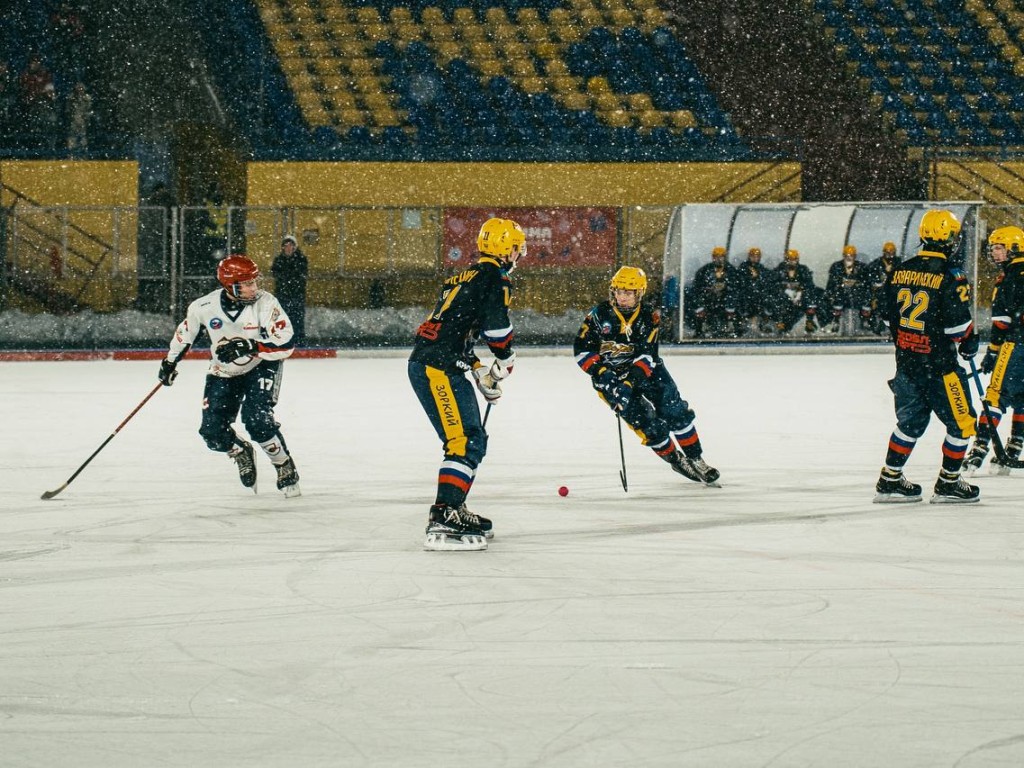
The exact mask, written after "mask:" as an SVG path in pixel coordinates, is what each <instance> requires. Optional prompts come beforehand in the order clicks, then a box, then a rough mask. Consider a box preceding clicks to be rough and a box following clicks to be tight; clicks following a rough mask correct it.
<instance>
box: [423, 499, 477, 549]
mask: <svg viewBox="0 0 1024 768" xmlns="http://www.w3.org/2000/svg"><path fill="white" fill-rule="evenodd" d="M470 516H472V517H474V518H476V519H477V520H479V518H478V517H477V516H476V515H472V513H470V514H469V515H464V514H463V513H462V512H461V511H460V510H458V509H456V508H455V507H449V506H448V505H447V504H434V505H433V506H432V507H431V508H430V518H429V520H428V522H427V538H426V541H424V542H423V548H424V549H427V550H430V551H432V552H478V551H480V550H484V549H487V538H486V537H485V535H484V532H483V531H482V530H481V529H480V528H477V527H476V526H475V525H473V524H472V523H471V522H470V521H469V517H470Z"/></svg>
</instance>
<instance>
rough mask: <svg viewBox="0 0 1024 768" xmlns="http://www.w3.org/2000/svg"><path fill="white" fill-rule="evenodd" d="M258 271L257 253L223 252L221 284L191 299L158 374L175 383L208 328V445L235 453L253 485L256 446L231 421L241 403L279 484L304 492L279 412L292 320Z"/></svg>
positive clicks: (204, 429) (204, 431)
mask: <svg viewBox="0 0 1024 768" xmlns="http://www.w3.org/2000/svg"><path fill="white" fill-rule="evenodd" d="M259 277H260V270H259V267H257V266H256V262H254V261H253V260H252V259H249V258H246V257H245V256H240V255H231V256H228V257H227V258H226V259H223V260H222V261H221V262H220V264H219V265H218V266H217V280H218V282H220V284H221V285H222V286H223V289H220V290H216V291H214V292H213V293H208V294H207V295H206V296H203V297H201V298H198V299H196V300H195V301H193V302H192V303H191V304H190V305H189V307H188V314H187V316H186V317H185V319H184V320H183V321H182V322H181V324H180V325H179V326H178V329H177V331H175V334H174V338H173V339H171V345H170V349H169V350H168V352H167V357H166V358H165V359H164V360H163V361H161V363H160V373H159V374H158V376H159V379H160V381H162V382H163V383H164V386H168V387H169V386H171V384H173V383H174V379H175V378H176V377H177V375H178V372H177V371H176V370H175V368H176V366H177V364H178V360H179V359H180V358H181V356H182V355H184V354H185V352H186V351H187V350H188V348H189V346H191V344H192V342H194V341H195V340H196V337H198V336H199V333H200V331H202V330H203V329H204V328H205V329H206V332H207V333H208V334H209V336H210V349H211V351H212V352H213V354H212V359H211V360H210V368H209V370H208V371H207V374H206V389H205V390H204V392H203V422H202V425H201V426H200V427H199V434H200V435H202V437H203V439H204V440H205V441H206V445H207V446H208V447H209V448H210V450H213V451H218V452H220V453H226V454H227V455H228V456H229V457H230V458H231V459H234V461H235V463H236V464H237V465H238V475H239V478H240V479H241V481H242V485H244V486H245V487H246V488H253V489H254V490H255V488H256V457H255V451H254V450H253V447H252V444H251V443H249V442H247V441H245V440H243V439H242V438H240V437H239V436H238V434H237V433H236V432H235V430H234V428H233V427H232V424H233V423H234V421H235V418H236V417H237V416H238V412H239V409H241V412H242V423H243V424H245V429H246V431H247V432H248V433H249V436H250V437H251V438H252V439H253V440H254V441H255V442H257V443H259V445H260V447H261V448H262V449H263V452H264V453H266V454H267V457H268V458H269V459H270V461H271V462H272V463H273V465H274V467H275V468H276V469H277V487H278V488H279V489H280V490H282V491H284V494H285V496H288V497H290V496H298V495H300V492H299V485H298V483H299V473H298V471H296V469H295V462H294V461H293V460H292V457H291V455H290V454H289V453H288V446H287V445H285V442H284V437H283V436H282V434H281V431H280V426H281V425H280V424H278V423H277V421H276V420H275V419H274V406H275V405H276V404H277V398H278V394H279V392H280V389H281V370H282V361H283V360H284V359H285V358H286V357H288V356H290V355H291V353H292V350H293V349H294V347H293V345H292V333H293V331H292V324H291V321H290V320H289V319H288V315H287V314H285V311H284V310H283V309H282V308H281V305H280V304H279V303H278V301H277V299H276V298H274V296H273V295H272V294H270V293H267V292H266V291H263V290H260V288H259V284H258V280H259Z"/></svg>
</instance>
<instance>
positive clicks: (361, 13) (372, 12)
mask: <svg viewBox="0 0 1024 768" xmlns="http://www.w3.org/2000/svg"><path fill="white" fill-rule="evenodd" d="M355 17H356V21H357V22H358V23H360V24H380V23H381V18H380V12H379V11H378V10H377V9H376V8H375V7H374V6H372V5H361V6H359V7H358V8H356V12H355Z"/></svg>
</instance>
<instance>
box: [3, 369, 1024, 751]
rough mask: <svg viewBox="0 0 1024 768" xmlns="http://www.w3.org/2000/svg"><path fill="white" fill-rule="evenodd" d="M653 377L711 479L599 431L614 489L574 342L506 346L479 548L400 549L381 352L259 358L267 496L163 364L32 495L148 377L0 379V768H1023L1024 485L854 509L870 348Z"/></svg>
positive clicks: (924, 477) (481, 483) (403, 428)
mask: <svg viewBox="0 0 1024 768" xmlns="http://www.w3.org/2000/svg"><path fill="white" fill-rule="evenodd" d="M666 360H667V363H668V366H669V369H670V370H671V371H672V372H673V374H674V375H675V377H676V379H677V381H678V383H679V385H680V389H681V390H682V392H683V395H684V397H686V398H687V399H688V400H689V401H690V403H691V405H692V407H693V408H695V410H696V411H697V415H698V418H697V426H698V429H699V430H700V434H701V437H702V439H703V442H704V445H705V450H706V454H705V455H706V458H707V459H708V461H709V462H710V463H711V464H713V465H715V466H717V467H718V468H719V469H720V470H721V472H722V485H723V487H722V488H721V489H709V488H704V487H700V486H697V485H695V484H693V483H689V482H688V481H686V480H684V479H683V478H681V477H679V476H678V475H676V474H674V473H673V472H672V471H671V470H670V469H669V468H668V466H667V465H665V464H663V463H662V462H660V461H658V460H657V459H656V458H655V457H654V456H653V455H652V454H651V453H650V451H649V450H648V449H646V448H643V447H642V446H640V444H639V442H638V440H636V438H635V437H634V436H633V435H632V434H631V433H628V432H627V433H626V435H625V437H626V444H625V448H626V462H627V465H628V473H629V484H630V487H629V492H628V493H623V490H622V488H621V486H620V485H619V478H618V468H619V445H618V437H617V434H616V426H615V419H614V417H613V416H612V415H611V413H610V412H609V411H607V409H606V408H605V407H604V406H603V405H602V404H601V403H600V402H599V401H598V400H597V398H596V396H595V395H594V394H593V393H592V392H591V390H590V387H589V385H588V382H587V381H586V379H585V378H584V376H583V375H582V374H581V373H580V372H579V370H578V369H577V368H576V366H575V365H574V363H573V360H572V358H571V355H570V353H569V352H568V351H565V352H564V353H563V354H561V355H556V354H555V353H549V354H547V355H537V354H536V353H534V354H533V355H528V354H524V355H523V356H522V357H521V358H520V361H519V363H518V365H517V366H516V369H515V372H514V373H513V375H512V377H511V379H509V381H508V383H507V385H506V387H505V390H506V395H505V397H504V398H503V399H502V401H501V402H499V403H498V404H497V405H496V406H495V408H494V410H493V411H492V413H491V417H490V422H489V424H488V429H489V432H490V451H489V454H488V456H487V459H486V460H485V462H484V464H483V466H482V467H481V470H480V472H479V475H478V479H477V483H476V486H475V488H474V490H473V494H472V496H471V498H470V502H471V503H470V506H471V507H472V508H474V509H475V510H477V511H479V512H480V513H482V514H485V515H487V516H489V517H491V518H493V519H494V521H495V530H496V537H495V539H494V540H493V542H491V546H490V549H489V550H488V551H487V552H481V553H436V552H425V551H423V550H422V541H423V528H424V525H425V522H426V516H427V508H428V506H429V504H430V503H431V501H432V499H433V492H434V483H435V477H436V470H437V465H438V462H439V459H440V448H439V444H438V441H437V439H436V437H435V436H434V434H433V432H432V431H431V429H430V427H429V424H428V422H427V420H426V417H425V416H424V415H423V413H422V411H421V410H420V408H419V405H418V403H417V402H416V400H415V398H414V396H413V394H412V391H411V389H410V387H409V384H408V380H407V378H406V373H405V360H404V357H402V356H395V357H383V358H368V359H350V358H341V359H336V360H294V361H289V362H287V363H286V365H285V369H286V370H285V377H284V386H283V391H282V396H281V403H280V405H279V407H278V409H277V414H278V419H279V421H280V422H281V423H282V424H283V431H284V434H285V437H286V439H287V441H288V443H289V447H290V448H291V450H292V452H293V454H294V456H295V459H296V462H297V464H298V467H299V470H300V472H301V474H302V483H301V485H302V489H303V496H302V497H301V498H298V499H289V500H285V499H284V498H282V497H281V495H280V494H279V493H278V492H277V491H276V489H275V488H274V485H273V473H272V469H271V466H270V464H269V462H268V461H267V459H266V458H265V457H263V456H262V455H260V456H259V457H258V462H259V469H260V471H261V473H262V474H261V483H260V493H259V494H258V495H256V496H254V495H253V494H252V492H251V491H247V490H246V489H244V488H242V486H241V485H240V484H239V483H238V480H237V475H236V473H235V471H234V468H233V465H232V464H231V463H230V462H229V461H228V460H227V459H225V458H223V457H221V456H219V455H216V454H213V453H211V452H209V451H208V450H207V449H206V448H205V446H204V445H203V443H202V441H201V439H200V438H199V436H198V434H197V432H196V430H197V428H198V425H199V408H200V400H201V392H202V385H203V374H204V370H205V364H204V363H203V362H201V361H188V362H185V363H183V364H182V365H181V366H180V370H181V375H180V376H179V378H178V380H177V382H176V384H175V385H174V387H173V388H171V389H164V390H161V391H160V392H158V393H157V395H156V396H155V397H154V398H153V399H152V400H151V401H150V402H149V404H148V405H147V406H146V407H145V408H143V410H142V411H140V412H139V414H138V415H137V416H136V417H135V419H134V420H133V421H131V422H130V423H129V424H128V425H127V426H126V427H125V428H124V429H123V430H122V431H121V432H120V433H119V434H118V435H117V437H116V438H115V439H114V440H113V441H112V442H111V443H110V444H109V445H108V446H107V448H106V449H105V450H104V451H103V452H102V453H101V454H100V455H99V456H98V457H97V458H96V459H95V460H94V461H93V463H92V464H91V465H90V466H89V467H88V468H87V469H86V470H85V472H83V473H82V475H80V476H79V478H78V479H77V480H75V481H74V482H73V483H72V484H71V485H70V486H69V487H68V488H67V490H65V491H64V492H63V493H61V494H60V495H59V496H58V497H57V498H55V499H53V500H51V501H42V500H40V498H39V496H40V494H41V493H42V492H43V491H46V490H51V489H55V488H57V487H59V486H60V484H61V483H62V482H64V481H65V480H66V479H67V478H68V476H69V475H70V474H71V473H72V472H73V471H74V470H75V469H76V468H77V467H78V466H79V465H80V464H81V463H82V462H83V461H84V460H85V459H86V458H87V457H88V456H89V454H90V453H91V452H92V451H93V450H94V449H95V448H96V447H97V446H98V445H99V444H100V443H101V442H102V441H103V440H104V438H106V437H107V435H109V434H110V433H111V431H112V430H113V428H114V427H115V426H117V424H118V423H119V422H120V421H121V420H122V419H123V418H124V417H125V416H126V415H127V414H128V412H130V411H131V409H132V408H133V407H134V406H135V405H136V404H137V403H138V402H139V401H140V400H141V399H142V398H143V396H145V394H146V393H147V392H148V391H149V389H150V387H152V385H153V384H154V383H155V376H156V371H157V367H158V365H157V363H155V362H95V363H90V362H74V363H69V362H64V363H7V364H2V366H0V368H2V370H0V397H2V403H3V406H2V408H3V411H2V413H3V421H2V424H3V429H4V435H3V437H4V439H3V443H2V447H0V486H2V488H3V493H2V495H0V766H3V767H4V768H15V767H19V766H46V767H47V768H52V767H53V766H76V767H81V766H104V767H105V768H120V767H121V766H124V767H125V768H134V767H137V766H189V767H190V768H196V767H200V766H201V767H207V766H208V767H209V768H220V767H223V766H280V767H281V768H290V767H294V766H424V767H426V766H430V767H431V768H434V767H436V766H445V767H450V766H451V767H455V766H466V767H467V768H468V767H473V768H478V767H481V766H486V767H487V768H500V767H502V766H545V767H547V766H552V767H562V766H585V767H586V768H599V767H605V766H622V767H623V768H627V767H628V768H635V767H637V766H666V767H669V766H673V767H674V766H712V767H722V766H744V767H745V766H772V767H773V768H782V767H795V766H828V767H829V768H838V767H840V766H887V767H891V766H922V768H924V767H927V768H935V767H936V766H950V768H953V767H954V766H955V767H956V768H977V767H979V766H1007V768H1010V767H1013V768H1019V766H1021V765H1024V567H1022V566H1024V563H1022V559H1024V556H1022V551H1024V514H1022V513H1024V504H1022V503H1021V501H1022V496H1024V476H1010V477H989V476H987V475H983V476H981V477H980V478H979V479H978V480H977V482H978V483H979V485H981V486H982V502H981V503H980V504H977V505H973V506H953V505H930V504H928V503H927V501H926V502H925V503H921V504H911V505H876V504H872V503H871V499H872V496H873V491H874V483H875V480H876V477H877V473H878V469H879V467H880V466H881V462H882V459H883V457H884V453H885V446H886V441H887V439H888V436H889V433H890V431H891V429H892V426H893V413H892V403H891V396H890V393H889V391H888V389H887V388H886V384H885V381H886V379H887V378H888V377H889V376H891V374H892V371H893V363H892V357H891V355H890V354H883V353H864V354H833V355H820V354H819V355H814V354H810V353H799V352H795V353H792V354H781V355H775V356H758V355H744V354H726V355H713V354H712V355H673V354H671V353H670V354H668V355H667V356H666ZM942 432H943V430H942V427H941V425H939V424H938V423H937V422H934V421H933V423H932V426H931V427H930V428H929V430H928V433H927V434H926V435H925V437H924V438H923V439H922V441H921V442H920V444H919V445H918V448H917V450H916V451H915V453H914V455H913V457H912V458H911V461H910V464H909V466H908V472H907V474H908V476H909V477H910V479H912V480H915V481H916V482H919V483H921V484H922V485H924V486H925V493H926V497H927V496H928V495H929V494H930V489H931V485H932V483H933V482H934V479H935V475H936V473H937V471H938V464H939V445H940V442H941V437H942ZM561 485H567V486H568V487H569V488H570V493H569V496H568V497H566V498H561V497H559V496H558V494H557V489H558V487H559V486H561Z"/></svg>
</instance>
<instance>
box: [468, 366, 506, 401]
mask: <svg viewBox="0 0 1024 768" xmlns="http://www.w3.org/2000/svg"><path fill="white" fill-rule="evenodd" d="M492 368H493V366H492ZM473 378H474V379H476V388H477V389H479V390H480V394H481V395H483V396H484V400H486V401H487V402H488V403H493V402H496V401H497V400H498V398H500V397H501V394H502V393H501V384H499V383H498V382H497V381H495V379H494V376H492V375H491V372H490V371H486V372H485V371H484V367H483V366H482V365H480V366H477V367H476V368H474V369H473Z"/></svg>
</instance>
